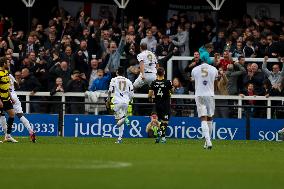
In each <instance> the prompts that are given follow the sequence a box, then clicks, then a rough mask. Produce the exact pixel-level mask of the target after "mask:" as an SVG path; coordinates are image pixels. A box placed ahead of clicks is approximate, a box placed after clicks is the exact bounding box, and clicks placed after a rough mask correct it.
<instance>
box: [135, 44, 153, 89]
mask: <svg viewBox="0 0 284 189" xmlns="http://www.w3.org/2000/svg"><path fill="white" fill-rule="evenodd" d="M140 51H141V53H140V54H138V55H137V59H138V62H139V65H140V75H139V76H138V78H137V79H136V80H135V81H134V83H133V86H134V88H135V89H137V88H140V87H142V86H143V85H145V84H148V85H149V86H150V85H151V83H152V82H153V81H154V80H156V77H157V76H156V73H157V69H156V66H157V64H158V61H157V58H156V55H155V54H154V53H152V52H151V51H149V50H147V44H146V43H141V45H140Z"/></svg>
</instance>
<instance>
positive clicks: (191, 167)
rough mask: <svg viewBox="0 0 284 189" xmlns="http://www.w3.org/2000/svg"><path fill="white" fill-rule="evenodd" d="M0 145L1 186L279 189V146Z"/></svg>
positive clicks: (282, 164) (283, 165) (282, 147)
mask: <svg viewBox="0 0 284 189" xmlns="http://www.w3.org/2000/svg"><path fill="white" fill-rule="evenodd" d="M17 139H18V140H19V143H18V144H11V143H4V144H0V188H3V189H4V188H9V189H14V188H15V189H25V188H29V189H33V188H37V189H45V188H46V189H49V188H50V189H55V188H58V189H65V188H66V189H71V188H78V189H80V188H84V189H89V188H97V189H110V188H121V189H122V188H123V189H125V188H131V189H140V188H141V189H148V188H155V189H160V188H161V189H168V188H169V189H170V188H171V189H173V188H176V189H182V188H192V189H197V188H210V189H212V188H216V189H217V188H218V189H222V188H224V189H225V188H230V189H242V188H258V189H259V188H283V178H284V143H283V142H260V141H220V140H217V141H213V145H214V146H213V149H212V150H204V149H203V140H182V139H179V140H176V139H168V141H167V144H154V140H153V139H124V141H123V142H124V143H123V144H115V143H114V142H115V139H111V138H62V137H39V138H38V142H37V143H36V144H33V143H30V142H29V141H28V139H27V138H17Z"/></svg>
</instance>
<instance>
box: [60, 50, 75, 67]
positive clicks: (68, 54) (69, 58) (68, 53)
mask: <svg viewBox="0 0 284 189" xmlns="http://www.w3.org/2000/svg"><path fill="white" fill-rule="evenodd" d="M60 59H61V60H62V61H66V62H67V64H68V67H69V68H70V69H71V70H73V69H74V68H75V65H74V64H75V62H74V55H73V53H72V48H71V46H67V47H65V50H64V52H63V53H62V54H61V56H60Z"/></svg>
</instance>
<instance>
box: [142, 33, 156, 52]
mask: <svg viewBox="0 0 284 189" xmlns="http://www.w3.org/2000/svg"><path fill="white" fill-rule="evenodd" d="M142 43H145V44H147V50H149V51H152V52H153V53H155V52H156V48H157V40H156V39H155V37H154V36H153V33H152V31H151V30H150V29H148V30H147V31H146V37H145V38H143V39H142V40H141V42H140V44H142Z"/></svg>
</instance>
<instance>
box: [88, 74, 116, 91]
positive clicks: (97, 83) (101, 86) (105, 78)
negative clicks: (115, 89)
mask: <svg viewBox="0 0 284 189" xmlns="http://www.w3.org/2000/svg"><path fill="white" fill-rule="evenodd" d="M97 76H98V77H97V78H96V79H95V80H94V81H93V83H92V85H91V86H90V87H89V90H90V91H97V90H108V86H109V82H110V79H111V73H110V72H107V73H106V74H105V75H104V70H102V69H98V71H97Z"/></svg>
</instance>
